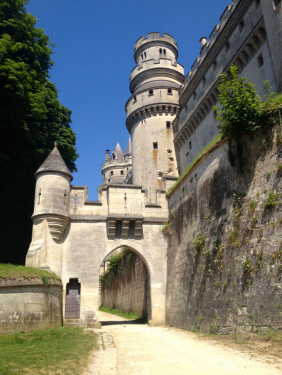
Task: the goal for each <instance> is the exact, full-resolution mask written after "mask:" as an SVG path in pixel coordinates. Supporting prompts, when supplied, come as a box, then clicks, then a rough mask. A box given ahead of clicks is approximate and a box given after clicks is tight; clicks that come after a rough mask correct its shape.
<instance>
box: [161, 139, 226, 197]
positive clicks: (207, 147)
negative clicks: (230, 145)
mask: <svg viewBox="0 0 282 375" xmlns="http://www.w3.org/2000/svg"><path fill="white" fill-rule="evenodd" d="M220 139H221V134H218V135H217V136H216V137H215V138H214V139H213V140H211V141H210V143H209V144H207V145H206V146H205V147H204V148H203V149H202V150H201V151H200V152H199V153H198V155H197V156H196V157H195V159H194V160H193V161H192V163H191V164H190V165H189V166H188V167H187V168H186V169H185V171H184V172H183V173H181V175H180V176H179V178H178V179H177V181H176V182H175V184H174V185H173V186H172V187H171V188H170V189H169V190H168V192H167V195H169V194H170V193H171V192H172V191H173V190H174V189H175V187H176V186H177V185H178V184H179V182H181V181H182V180H183V179H184V177H186V176H187V175H188V174H189V172H190V170H191V169H192V168H193V167H194V165H195V164H196V163H197V162H198V161H199V160H200V158H201V157H202V155H203V154H204V153H205V152H206V151H208V150H209V149H210V148H212V147H213V146H214V145H215V144H216V142H218V141H219V140H220Z"/></svg>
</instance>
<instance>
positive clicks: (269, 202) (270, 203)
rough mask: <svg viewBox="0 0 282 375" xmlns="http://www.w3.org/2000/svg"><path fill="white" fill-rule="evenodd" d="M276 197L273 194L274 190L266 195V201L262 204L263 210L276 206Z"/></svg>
mask: <svg viewBox="0 0 282 375" xmlns="http://www.w3.org/2000/svg"><path fill="white" fill-rule="evenodd" d="M277 198H278V195H277V194H275V193H274V190H271V191H270V193H269V194H268V197H267V200H266V202H265V204H264V206H263V207H264V208H272V207H274V206H276V205H277V204H278V203H279V202H277Z"/></svg>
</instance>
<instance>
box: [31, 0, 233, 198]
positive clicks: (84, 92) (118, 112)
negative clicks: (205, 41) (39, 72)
mask: <svg viewBox="0 0 282 375" xmlns="http://www.w3.org/2000/svg"><path fill="white" fill-rule="evenodd" d="M229 3H230V1H227V0H214V1H211V0H201V1H196V0H174V1H172V0H170V1H169V0H143V1H137V0H131V1H128V0H100V1H98V0H30V3H29V5H28V6H27V10H28V12H29V13H32V14H33V15H35V17H36V18H37V19H38V27H41V28H43V29H44V30H45V33H46V34H47V35H49V37H50V40H51V42H53V43H54V44H55V45H56V48H55V49H54V55H53V61H54V62H55V65H54V67H53V68H52V70H51V71H50V76H51V81H52V82H54V83H55V84H56V86H57V88H58V90H59V99H60V101H61V103H62V104H63V105H65V106H66V107H68V108H69V109H71V110H72V112H73V114H72V121H73V124H72V128H73V129H74V131H75V132H76V135H77V144H76V147H77V150H78V153H79V155H80V157H79V158H78V160H77V167H78V172H76V173H74V180H73V184H75V185H88V186H89V200H96V199H97V188H98V186H99V185H100V184H101V182H102V175H101V165H102V163H103V161H104V158H105V150H106V149H110V151H113V149H114V147H115V145H116V141H117V137H118V138H119V139H120V144H121V147H122V149H123V151H125V148H126V144H127V141H128V132H127V129H126V126H125V119H126V116H125V110H124V106H125V103H126V101H127V99H128V98H129V96H130V91H129V75H130V72H131V70H132V69H133V68H134V66H135V62H134V58H133V53H134V51H133V47H134V44H135V42H136V40H137V39H139V37H140V36H142V35H146V34H147V33H148V32H152V31H159V32H160V33H161V34H162V33H163V32H165V33H168V34H170V35H172V36H173V37H174V38H175V39H176V41H177V43H178V51H179V58H178V62H179V63H180V64H182V65H183V66H184V69H185V75H186V74H187V72H189V70H190V67H191V66H192V64H193V62H194V61H195V59H196V58H197V56H198V55H199V52H200V43H199V39H200V38H201V37H202V36H206V37H209V35H210V33H211V32H212V30H213V28H214V26H215V25H216V24H217V23H219V18H220V16H221V14H222V13H223V11H224V9H225V7H226V6H227V5H228V4H229Z"/></svg>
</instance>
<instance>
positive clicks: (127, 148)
mask: <svg viewBox="0 0 282 375" xmlns="http://www.w3.org/2000/svg"><path fill="white" fill-rule="evenodd" d="M131 154H132V151H131V139H130V136H129V139H128V143H127V147H126V151H125V154H124V155H131Z"/></svg>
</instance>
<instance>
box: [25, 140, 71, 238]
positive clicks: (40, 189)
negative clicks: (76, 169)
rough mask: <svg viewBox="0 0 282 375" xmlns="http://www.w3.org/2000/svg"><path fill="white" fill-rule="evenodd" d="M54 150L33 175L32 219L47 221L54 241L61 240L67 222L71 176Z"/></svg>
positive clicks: (57, 152)
mask: <svg viewBox="0 0 282 375" xmlns="http://www.w3.org/2000/svg"><path fill="white" fill-rule="evenodd" d="M54 145H55V146H54V149H53V151H52V152H51V153H50V155H49V156H48V157H47V158H46V160H45V161H44V163H43V164H42V165H41V167H40V168H39V169H38V170H37V172H36V173H35V178H36V187H35V200H34V213H33V215H32V219H33V221H34V222H35V221H36V220H41V219H45V218H46V219H47V221H48V227H49V231H50V234H51V236H52V238H53V240H54V241H56V242H58V241H60V240H61V239H62V237H63V235H64V232H65V229H66V227H67V225H68V222H69V204H70V182H71V181H72V179H73V178H72V175H71V173H70V171H69V169H68V167H67V166H66V164H65V162H64V160H63V158H62V157H61V154H60V152H59V150H58V148H57V143H56V142H55V144H54Z"/></svg>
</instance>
